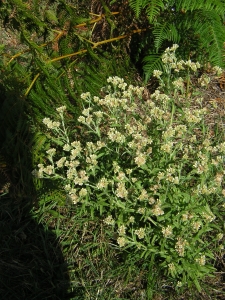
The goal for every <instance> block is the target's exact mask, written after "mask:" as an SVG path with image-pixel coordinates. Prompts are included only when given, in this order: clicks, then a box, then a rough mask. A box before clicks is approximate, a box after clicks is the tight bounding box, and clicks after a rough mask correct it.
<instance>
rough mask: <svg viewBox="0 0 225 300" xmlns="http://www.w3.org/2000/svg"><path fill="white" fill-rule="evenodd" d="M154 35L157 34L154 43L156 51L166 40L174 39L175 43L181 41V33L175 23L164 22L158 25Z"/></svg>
mask: <svg viewBox="0 0 225 300" xmlns="http://www.w3.org/2000/svg"><path fill="white" fill-rule="evenodd" d="M153 35H154V36H155V41H154V44H155V48H156V52H158V51H159V49H160V47H161V46H162V43H163V42H164V41H165V40H168V41H172V42H173V43H179V41H180V35H179V33H178V31H177V28H176V26H175V25H174V24H169V23H164V24H160V25H158V27H156V28H155V29H154V30H153Z"/></svg>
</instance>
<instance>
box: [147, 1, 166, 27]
mask: <svg viewBox="0 0 225 300" xmlns="http://www.w3.org/2000/svg"><path fill="white" fill-rule="evenodd" d="M163 2H164V1H163V0H151V1H148V4H147V8H146V13H147V18H148V20H149V22H150V23H152V22H153V21H154V19H155V17H156V16H157V15H158V14H159V13H160V10H161V9H162V8H164V3H163Z"/></svg>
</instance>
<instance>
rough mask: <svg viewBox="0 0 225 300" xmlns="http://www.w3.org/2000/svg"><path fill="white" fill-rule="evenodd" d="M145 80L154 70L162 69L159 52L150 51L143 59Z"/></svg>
mask: <svg viewBox="0 0 225 300" xmlns="http://www.w3.org/2000/svg"><path fill="white" fill-rule="evenodd" d="M143 63H144V66H143V70H144V74H145V82H147V81H148V80H149V78H150V77H151V75H152V73H153V71H154V70H160V71H163V70H164V66H163V62H162V59H161V54H155V53H150V54H149V55H147V56H146V57H145V58H144V59H143Z"/></svg>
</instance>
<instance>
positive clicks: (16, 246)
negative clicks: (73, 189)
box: [0, 72, 77, 300]
mask: <svg viewBox="0 0 225 300" xmlns="http://www.w3.org/2000/svg"><path fill="white" fill-rule="evenodd" d="M0 73H1V72H0ZM1 74H3V73H1ZM3 75H4V76H1V79H0V95H1V96H0V128H1V130H0V295H1V296H0V298H1V299H6V300H14V299H15V300H16V299H18V300H20V299H23V300H34V299H41V300H43V299H60V300H63V299H74V297H73V295H72V294H69V292H68V291H69V290H70V281H69V275H68V271H67V265H66V263H65V261H64V258H63V255H62V252H61V250H60V245H59V242H58V240H57V238H56V236H55V234H54V233H53V232H51V231H50V230H49V229H48V228H47V227H46V228H45V227H44V226H43V225H41V224H37V222H36V221H35V220H34V218H32V214H31V209H32V207H33V206H34V203H35V201H36V199H35V198H36V197H35V188H34V186H33V181H32V175H31V170H32V164H31V140H32V134H31V130H30V128H29V126H30V125H28V124H30V123H28V120H27V114H25V113H24V112H25V111H26V109H27V106H28V104H27V103H26V99H24V98H23V97H21V96H20V91H21V88H22V79H18V78H16V79H15V78H14V77H12V76H11V75H10V74H6V73H4V74H3ZM76 299H77V298H76Z"/></svg>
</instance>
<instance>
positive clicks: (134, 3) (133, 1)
mask: <svg viewBox="0 0 225 300" xmlns="http://www.w3.org/2000/svg"><path fill="white" fill-rule="evenodd" d="M153 1H154V0H153ZM160 1H161V0H160ZM148 2H149V1H148V0H129V4H130V7H131V8H132V9H133V11H134V13H135V15H136V17H137V18H138V17H139V16H140V13H141V10H142V9H143V8H145V6H146V5H147V4H148Z"/></svg>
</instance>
